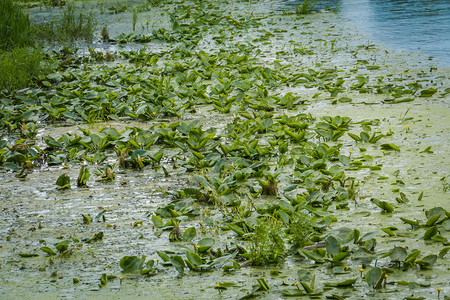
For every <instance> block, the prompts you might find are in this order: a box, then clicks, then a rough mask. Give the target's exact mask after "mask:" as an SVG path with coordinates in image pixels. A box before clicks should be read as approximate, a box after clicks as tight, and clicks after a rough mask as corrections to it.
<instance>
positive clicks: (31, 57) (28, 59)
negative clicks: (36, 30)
mask: <svg viewBox="0 0 450 300" xmlns="http://www.w3.org/2000/svg"><path fill="white" fill-rule="evenodd" d="M42 58H43V54H42V52H41V51H40V50H39V49H31V48H16V49H13V50H11V51H9V52H2V53H1V54H0V90H3V89H7V90H9V91H12V90H16V89H22V88H25V87H28V86H29V85H30V84H31V83H32V80H33V78H34V77H35V76H37V75H39V73H40V72H41V70H42V66H41V62H42Z"/></svg>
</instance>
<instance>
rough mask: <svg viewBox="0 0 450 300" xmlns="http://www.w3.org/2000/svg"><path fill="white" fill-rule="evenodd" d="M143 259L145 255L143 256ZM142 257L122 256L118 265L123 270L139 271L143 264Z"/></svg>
mask: <svg viewBox="0 0 450 300" xmlns="http://www.w3.org/2000/svg"><path fill="white" fill-rule="evenodd" d="M144 259H145V257H144ZM144 259H142V258H139V257H138V256H124V257H122V259H121V260H120V262H119V266H120V267H121V268H122V270H123V271H124V272H135V271H141V270H142V266H143V265H144Z"/></svg>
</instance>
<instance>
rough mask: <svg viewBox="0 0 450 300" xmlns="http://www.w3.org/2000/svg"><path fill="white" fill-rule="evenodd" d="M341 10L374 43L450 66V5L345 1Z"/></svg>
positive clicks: (426, 0) (419, 0)
mask: <svg viewBox="0 0 450 300" xmlns="http://www.w3.org/2000/svg"><path fill="white" fill-rule="evenodd" d="M340 8H341V13H342V14H343V15H344V16H345V17H348V18H349V19H351V20H352V21H353V22H355V23H356V24H357V25H358V27H360V30H361V31H363V32H365V33H367V34H368V35H369V36H370V37H371V39H373V40H374V41H376V42H383V43H386V44H388V45H390V46H393V47H394V48H397V49H404V50H408V51H419V52H422V53H424V54H426V55H428V56H432V57H434V58H435V60H437V61H439V62H440V63H442V64H443V65H445V66H450V1H448V0H385V1H380V0H342V1H341V2H340Z"/></svg>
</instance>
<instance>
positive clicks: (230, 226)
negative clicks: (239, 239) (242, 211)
mask: <svg viewBox="0 0 450 300" xmlns="http://www.w3.org/2000/svg"><path fill="white" fill-rule="evenodd" d="M228 227H229V228H230V229H231V230H233V231H234V232H236V233H237V234H238V235H240V236H243V235H244V234H245V232H244V230H242V228H241V227H239V226H237V225H235V224H228Z"/></svg>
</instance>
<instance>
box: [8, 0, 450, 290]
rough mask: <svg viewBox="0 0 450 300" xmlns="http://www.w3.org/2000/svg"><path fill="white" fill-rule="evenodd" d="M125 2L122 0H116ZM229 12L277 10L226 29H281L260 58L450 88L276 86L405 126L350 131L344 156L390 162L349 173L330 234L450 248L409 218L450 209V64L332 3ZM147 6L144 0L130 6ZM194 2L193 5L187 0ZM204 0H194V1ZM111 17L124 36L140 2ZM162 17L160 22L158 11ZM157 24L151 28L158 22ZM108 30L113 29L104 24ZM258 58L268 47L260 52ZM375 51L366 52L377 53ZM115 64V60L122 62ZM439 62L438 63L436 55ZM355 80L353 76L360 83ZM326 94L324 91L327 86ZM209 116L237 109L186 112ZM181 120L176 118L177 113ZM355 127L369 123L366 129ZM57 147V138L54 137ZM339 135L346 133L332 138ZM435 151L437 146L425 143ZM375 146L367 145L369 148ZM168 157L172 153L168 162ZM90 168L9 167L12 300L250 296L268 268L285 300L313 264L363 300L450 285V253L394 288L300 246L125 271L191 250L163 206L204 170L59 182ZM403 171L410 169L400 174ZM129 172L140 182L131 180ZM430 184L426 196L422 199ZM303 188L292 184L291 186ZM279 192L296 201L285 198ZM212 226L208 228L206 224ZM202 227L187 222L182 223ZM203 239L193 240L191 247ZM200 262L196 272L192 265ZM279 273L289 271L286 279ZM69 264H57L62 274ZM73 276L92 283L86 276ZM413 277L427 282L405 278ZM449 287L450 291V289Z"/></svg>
mask: <svg viewBox="0 0 450 300" xmlns="http://www.w3.org/2000/svg"><path fill="white" fill-rule="evenodd" d="M114 3H115V2H114ZM218 3H220V5H219V7H220V9H219V10H224V11H226V13H228V14H230V15H234V14H236V15H246V14H252V13H253V14H254V15H255V16H258V17H263V19H262V20H261V21H260V22H262V24H263V26H261V27H255V28H252V27H250V28H248V29H246V30H243V31H240V33H239V34H235V35H227V33H225V35H226V38H227V40H226V42H225V43H226V45H232V44H236V43H238V42H245V41H249V40H253V39H254V38H255V37H256V36H259V35H260V31H261V29H262V28H263V29H264V30H267V31H269V32H272V33H273V36H270V37H269V38H268V40H267V41H266V42H253V43H254V44H255V45H256V46H257V48H256V49H259V50H261V53H260V54H259V55H257V58H258V61H259V62H260V63H262V64H267V65H272V64H273V61H274V60H277V61H278V62H280V64H282V65H289V67H288V68H287V69H286V72H287V74H289V71H292V70H298V69H302V70H305V71H306V70H307V69H308V68H313V69H314V68H321V69H325V68H335V67H336V68H337V69H338V72H340V74H342V75H340V76H342V77H344V78H346V79H347V78H353V79H354V78H355V76H366V75H368V76H370V80H371V81H376V80H377V78H381V77H383V78H387V80H388V81H391V82H398V81H400V82H402V83H405V84H406V83H409V82H416V81H418V80H420V82H421V83H422V84H423V85H424V86H425V87H434V88H437V89H439V93H437V94H435V95H434V96H433V97H431V98H420V97H415V99H414V101H413V102H406V103H399V104H389V103H382V101H383V100H385V99H386V95H383V94H375V93H360V92H358V91H355V90H353V91H352V90H351V89H350V88H348V87H349V86H350V83H345V86H346V87H347V89H346V90H345V91H344V92H342V93H341V94H339V97H344V96H345V97H349V98H351V99H352V101H351V102H350V103H337V104H333V99H332V98H331V97H329V93H328V92H324V91H323V90H319V89H318V88H317V87H311V88H308V87H304V86H287V85H284V86H281V87H280V88H279V89H278V90H277V91H276V92H279V93H281V94H284V93H286V92H292V93H294V94H296V95H299V96H300V97H301V98H302V99H304V100H305V102H304V105H300V106H299V107H298V108H297V110H293V111H288V110H279V111H277V112H276V113H277V114H280V115H281V114H284V113H285V114H288V115H295V114H298V113H300V112H302V113H311V114H312V115H313V116H315V117H317V118H319V117H321V116H326V115H329V116H335V115H340V116H346V117H350V118H352V119H353V122H359V121H362V120H367V119H370V120H373V119H379V120H380V126H379V129H380V130H381V132H382V133H384V134H387V133H391V134H390V135H389V136H387V137H385V138H383V139H382V143H394V144H396V145H397V146H399V147H400V148H401V151H400V152H395V151H385V152H382V151H381V149H380V147H379V143H380V142H379V143H378V144H373V145H372V144H368V143H361V144H356V143H355V142H354V141H353V140H352V139H351V138H350V137H349V136H347V135H345V136H343V137H342V139H341V140H339V143H343V147H342V149H341V152H342V154H344V155H348V153H349V151H352V152H351V156H352V157H363V156H364V155H370V156H372V157H373V161H371V164H372V165H379V166H381V170H379V171H376V170H370V169H360V170H355V171H349V174H350V175H352V176H354V177H355V178H356V179H357V180H358V181H359V182H360V185H359V186H358V187H357V191H358V193H357V197H356V199H355V201H354V202H349V205H348V207H347V209H337V208H336V205H335V204H332V205H331V206H330V207H329V208H328V211H329V212H330V213H331V214H332V215H333V216H335V217H336V218H337V222H334V223H332V224H331V225H330V226H329V227H330V228H329V230H328V231H327V234H328V233H329V232H335V231H336V229H339V228H341V227H348V228H350V229H358V230H359V231H360V232H361V233H362V234H365V233H368V232H372V231H376V230H378V233H377V235H376V238H377V243H378V244H377V246H376V249H377V253H382V252H383V251H388V250H390V249H391V248H392V247H394V246H399V247H403V246H407V247H409V249H414V248H417V249H420V250H421V251H422V253H423V255H426V254H438V252H439V251H440V249H442V248H443V247H444V245H443V244H442V243H438V242H426V241H424V240H423V238H422V236H423V233H424V231H425V230H424V229H423V228H420V229H417V230H410V226H409V225H407V224H404V223H402V222H401V221H400V219H399V218H400V217H405V218H408V219H420V220H425V214H424V211H425V210H428V209H431V208H433V207H438V206H440V207H443V208H445V209H448V208H449V194H448V191H447V190H446V189H445V184H447V187H448V180H449V179H448V176H449V173H450V162H449V161H448V157H449V156H450V153H449V152H450V149H449V148H448V143H449V137H450V134H449V132H450V123H449V121H448V120H449V117H450V113H449V96H448V95H449V94H445V93H444V90H445V88H448V87H450V80H449V76H450V70H449V69H448V68H444V67H441V66H439V65H436V67H437V69H433V70H432V72H430V63H431V62H430V61H428V60H425V59H424V57H423V56H421V55H420V54H417V53H407V52H387V51H385V49H383V48H380V47H379V46H378V45H373V46H370V47H366V46H368V44H369V43H370V44H371V42H370V41H368V40H367V38H366V37H365V36H363V35H362V34H361V33H360V32H358V29H357V28H355V27H354V26H353V25H352V24H350V23H347V21H346V20H344V19H341V17H340V16H339V15H336V14H332V13H323V14H317V15H308V16H301V17H299V16H296V15H286V14H283V13H282V12H281V11H274V10H272V2H269V1H259V2H257V3H252V2H248V1H244V2H237V3H234V2H228V1H218ZM86 5H87V6H88V7H91V5H92V6H93V9H95V10H98V11H99V12H101V11H104V12H106V10H105V7H107V6H108V5H110V3H109V2H99V3H95V4H86ZM132 5H139V3H137V2H136V3H130V4H129V6H130V7H131V6H132ZM173 5H174V4H168V5H167V6H166V7H159V8H149V10H148V11H147V10H145V11H143V12H141V13H139V14H138V22H137V24H138V26H137V32H138V33H148V32H150V31H151V30H152V29H155V28H160V27H169V18H168V17H167V15H166V14H165V15H162V13H163V12H164V11H165V8H167V9H169V10H172V8H173ZM177 5H183V2H181V3H179V4H177ZM189 5H193V4H189ZM54 11H57V9H46V8H45V9H40V8H35V9H33V10H32V11H31V15H32V18H36V19H39V18H45V17H46V16H48V15H49V14H50V15H51V14H53V13H54ZM98 17H99V21H100V22H99V27H100V28H101V27H102V26H103V24H106V23H107V24H108V29H109V33H110V36H111V37H114V36H116V35H118V34H120V33H122V32H126V33H129V32H132V27H131V20H132V16H131V12H130V11H129V10H127V11H126V12H124V13H121V14H117V15H108V14H99V15H98ZM147 20H148V21H149V22H148V23H147V22H146V21H147ZM147 24H150V25H148V26H147ZM215 30H217V29H215V28H214V27H212V28H211V32H209V33H208V34H207V35H204V36H202V39H201V41H200V42H199V45H198V49H203V50H205V51H207V52H211V53H214V52H217V51H218V50H219V47H221V46H220V45H217V44H216V43H214V42H213V40H212V37H213V36H215V35H216V34H217V32H215ZM99 32H100V29H99ZM94 46H95V47H96V49H102V50H104V51H106V50H108V51H118V50H121V49H124V50H128V49H134V48H141V47H142V46H143V45H135V44H126V46H120V45H117V44H110V43H98V42H97V43H96V44H95V45H94ZM145 46H146V47H147V49H150V50H151V51H152V52H158V51H163V50H167V49H170V47H171V46H172V45H171V44H165V43H158V42H152V43H149V44H146V45H145ZM296 48H297V49H306V50H308V49H309V50H311V51H312V52H313V53H312V54H308V55H301V54H300V53H299V52H298V51H294V50H295V49H296ZM255 55H256V53H255ZM362 61H366V62H367V63H365V62H363V63H361V62H362ZM116 63H118V62H115V63H113V64H116ZM366 65H377V66H380V68H379V69H377V70H368V69H367V68H366ZM433 66H434V65H433ZM348 82H350V81H348ZM318 93H320V94H318ZM194 119H200V120H202V122H204V124H205V125H204V126H205V128H209V127H215V128H218V129H219V130H221V129H222V130H223V127H224V125H225V124H227V123H232V122H233V116H232V115H230V114H218V113H217V112H216V111H214V110H213V109H212V108H211V106H201V107H198V108H197V109H196V112H195V113H186V115H185V116H184V120H186V121H192V120H194ZM174 120H175V119H174ZM155 122H158V120H156V121H154V122H153V121H152V122H133V121H127V122H109V123H104V124H96V125H93V126H91V127H89V126H87V125H83V127H84V128H89V129H90V130H91V131H92V132H94V131H95V130H96V129H98V128H101V127H104V126H111V127H115V128H117V129H118V130H122V129H124V128H125V127H133V126H136V127H140V128H148V127H149V126H151V125H152V124H154V123H155ZM351 131H352V132H359V131H360V130H359V128H358V127H355V130H351ZM67 132H70V133H78V134H80V131H79V129H78V128H77V126H70V127H57V126H48V127H46V128H45V129H44V130H42V131H40V132H39V135H38V137H42V136H46V135H51V136H55V137H57V136H59V135H61V134H62V133H67ZM42 144H43V143H42ZM330 144H332V143H330ZM427 147H431V151H432V153H431V152H423V150H425V149H426V148H427ZM361 148H365V151H362V150H361ZM165 163H166V164H167V165H168V164H169V162H168V161H166V162H165ZM78 171H79V169H78V167H77V166H70V167H69V169H63V168H62V167H45V168H43V169H41V170H35V171H33V172H32V173H30V174H29V175H28V176H27V177H26V178H25V179H18V178H16V177H15V176H14V175H13V174H11V173H5V172H3V173H1V174H0V180H1V182H2V183H1V198H2V200H1V201H2V205H1V208H2V209H1V214H0V216H1V218H0V224H1V229H0V246H1V248H0V274H1V276H0V298H3V299H18V298H20V299H40V298H50V299H53V298H69V299H74V298H75V299H83V298H94V299H106V298H108V299H110V298H133V299H134V298H146V299H192V298H198V299H207V298H209V299H210V298H224V299H236V298H240V297H242V296H245V295H246V294H247V293H249V292H250V291H251V290H252V285H255V284H256V283H257V281H256V280H257V279H258V278H265V279H266V281H267V282H268V283H269V285H270V286H271V290H270V292H268V293H258V297H261V298H264V299H278V298H282V297H283V295H282V294H281V292H280V291H281V290H283V289H284V288H286V287H289V286H292V285H293V284H294V283H295V282H296V281H298V278H297V271H298V269H304V268H307V269H310V270H313V271H314V274H315V275H316V279H315V281H316V287H317V289H319V290H320V291H321V292H322V294H321V295H319V296H317V298H319V299H321V298H324V295H328V296H330V295H331V294H340V295H342V294H344V293H348V296H349V299H358V298H363V297H364V298H369V299H402V298H404V297H406V296H411V295H414V296H417V297H419V296H421V297H425V298H426V299H436V298H437V290H436V289H437V288H442V289H443V290H442V291H441V298H443V297H444V295H448V293H449V292H450V291H449V290H448V283H449V279H450V271H449V267H450V265H449V263H448V259H447V258H446V257H445V258H443V259H440V258H439V259H438V260H437V263H436V264H435V265H434V266H433V267H432V268H431V269H430V270H420V269H419V268H414V269H412V270H409V271H408V272H401V271H399V270H396V271H394V272H393V273H392V274H389V279H388V284H387V285H386V287H385V288H384V289H381V290H379V291H375V290H373V289H371V288H369V287H368V286H367V283H366V282H364V281H363V280H359V277H360V272H359V266H360V263H359V262H356V261H351V260H350V259H348V260H347V261H346V264H347V265H348V267H349V268H350V270H349V272H348V273H347V274H344V275H339V276H336V275H335V274H333V272H332V270H331V268H328V267H327V266H326V265H319V264H313V263H311V261H305V260H301V259H300V257H298V256H288V258H287V259H286V260H284V261H283V262H282V263H280V264H279V265H276V266H267V267H243V268H241V269H240V270H237V271H235V272H233V273H225V272H223V271H222V269H220V268H218V269H214V270H212V271H209V272H189V271H188V272H187V274H186V275H184V276H181V275H179V274H178V272H177V271H175V269H174V268H163V269H162V271H161V272H160V273H158V274H157V275H156V276H153V277H145V276H141V275H134V274H122V273H121V269H120V267H119V261H120V259H121V258H122V257H123V256H125V255H137V256H142V255H146V256H147V257H148V258H152V259H156V258H158V255H157V254H156V251H167V250H170V251H174V252H175V253H184V252H185V251H186V249H189V250H192V249H191V245H189V244H188V243H182V242H178V243H177V242H175V243H170V242H169V240H168V232H167V231H163V232H161V231H159V230H155V228H154V226H153V223H152V221H151V215H152V214H153V213H154V212H155V210H156V209H157V208H158V207H161V206H164V205H166V204H168V203H170V202H171V201H172V199H171V197H168V196H167V195H165V194H163V193H161V188H162V189H163V190H165V191H176V190H180V189H182V188H184V187H186V186H187V183H186V178H188V177H190V175H185V174H179V175H174V176H171V177H166V176H164V174H163V173H162V172H160V171H159V172H158V171H155V170H153V169H151V168H144V169H143V170H142V171H140V172H138V171H132V170H126V171H119V172H117V173H116V180H115V181H113V182H111V183H99V182H95V181H93V180H91V181H89V183H88V185H89V186H90V187H89V188H76V187H73V188H72V189H70V190H67V191H58V190H57V189H56V186H55V182H56V180H57V178H58V177H59V176H60V175H61V174H63V173H66V174H68V175H69V176H70V177H71V178H76V177H77V175H78ZM397 171H398V172H397ZM291 177H292V174H291V173H289V172H286V173H283V174H281V175H280V177H279V180H280V184H279V185H280V189H282V188H283V187H286V186H288V185H290V181H291ZM122 182H126V183H127V184H125V185H122V184H121V183H122ZM395 189H399V190H400V191H402V192H404V193H405V194H406V195H407V197H408V198H409V200H410V202H409V203H404V204H397V203H396V201H395V198H396V197H398V191H395ZM421 192H423V198H422V200H421V201H417V200H416V199H417V198H418V197H419V194H420V193H421ZM286 193H287V194H289V192H286ZM279 198H280V199H281V198H283V197H282V196H281V195H280V196H279ZM371 198H377V199H379V200H383V201H388V202H390V203H392V204H393V205H394V208H395V211H394V212H393V213H392V214H382V213H380V209H379V208H378V207H377V206H375V204H374V203H373V202H371V201H370V199H371ZM256 201H260V202H271V201H278V200H275V199H271V198H265V197H262V198H258V199H256ZM194 206H195V207H196V208H197V209H198V210H199V211H201V212H202V214H201V215H200V216H199V217H198V219H196V220H195V222H194V223H193V224H195V226H196V227H197V230H198V232H199V235H201V236H212V237H214V239H215V241H216V244H215V245H214V248H222V249H225V248H226V247H227V246H230V243H231V242H234V241H235V238H234V233H233V232H231V231H223V230H221V229H220V228H219V227H210V226H207V225H205V224H206V221H205V219H206V216H208V214H210V215H211V217H212V218H213V219H215V220H216V221H218V222H220V220H221V215H220V213H219V212H218V211H217V210H216V209H215V208H214V207H208V206H205V205H201V204H195V205H194ZM103 210H106V213H105V222H92V223H91V224H89V225H84V224H83V223H82V217H81V214H89V215H90V216H92V217H94V216H96V215H97V214H98V213H100V212H101V211H103ZM136 221H142V226H141V227H133V226H132V225H133V224H134V223H135V222H136ZM200 225H201V226H200ZM188 226H192V224H191V225H190V224H189V223H182V225H181V227H182V229H183V230H184V229H186V228H187V227H188ZM382 227H396V228H397V229H398V231H396V232H397V235H396V236H394V237H388V236H387V235H386V234H384V233H383V232H382V231H381V230H379V229H380V228H382ZM99 231H103V232H104V235H105V238H104V239H103V240H102V241H99V242H95V243H92V244H83V243H80V247H79V249H76V251H75V252H74V254H73V255H72V256H70V257H68V258H62V257H59V256H56V257H54V258H48V257H46V256H44V255H43V252H42V251H40V250H39V248H40V247H42V246H44V245H48V246H50V245H53V244H55V243H57V242H58V241H60V240H61V239H68V238H76V239H78V240H80V241H82V240H83V239H86V238H90V237H92V236H93V235H94V234H96V233H97V232H99ZM440 234H441V235H442V236H444V237H445V238H447V239H448V238H449V237H450V235H449V233H448V231H444V230H443V231H442V232H440ZM187 247H189V248H187ZM18 253H38V254H39V256H38V257H31V258H23V257H20V256H19V255H18ZM378 265H379V266H385V267H387V266H389V260H388V259H380V261H379V262H378ZM186 270H187V269H186ZM271 270H279V271H280V273H279V274H278V275H277V276H275V275H273V274H271ZM55 272H56V273H55ZM103 273H106V274H108V275H110V274H112V275H117V276H123V277H124V278H123V280H122V281H120V280H119V279H118V278H117V279H115V280H113V281H110V282H108V284H107V285H105V287H103V288H99V287H98V283H99V279H100V277H101V275H102V274H103ZM73 278H78V279H79V280H80V283H78V284H73ZM347 278H358V281H357V282H356V283H355V284H354V286H353V287H351V288H346V289H333V288H326V287H325V288H324V286H323V283H325V282H335V281H337V280H343V279H347ZM401 280H405V281H410V282H415V283H414V284H410V285H409V286H408V285H406V286H405V285H402V284H399V283H398V282H399V281H401ZM223 282H233V283H235V284H236V287H232V288H229V289H227V290H225V291H223V292H222V293H221V294H219V293H218V291H217V290H216V289H215V288H214V287H215V286H216V284H218V283H223ZM445 297H447V296H445Z"/></svg>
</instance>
